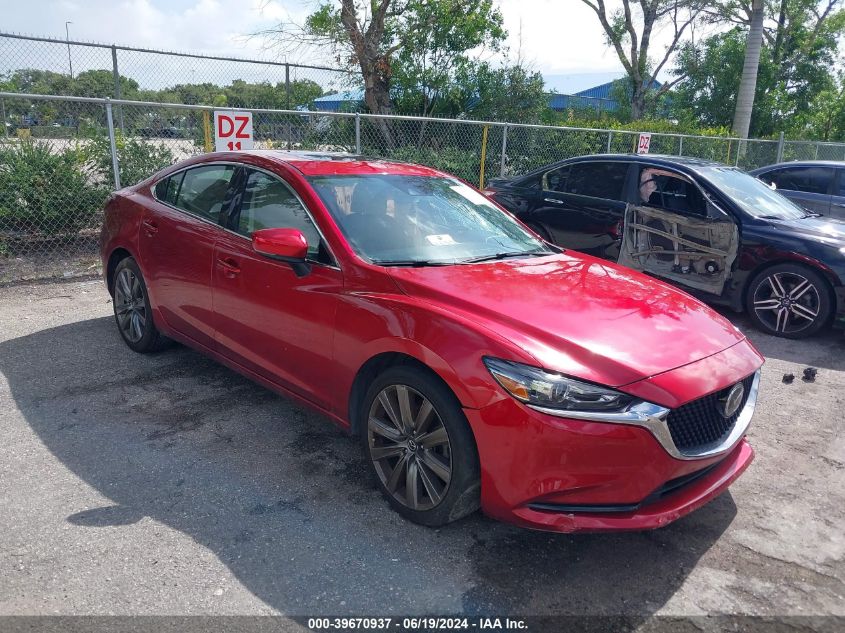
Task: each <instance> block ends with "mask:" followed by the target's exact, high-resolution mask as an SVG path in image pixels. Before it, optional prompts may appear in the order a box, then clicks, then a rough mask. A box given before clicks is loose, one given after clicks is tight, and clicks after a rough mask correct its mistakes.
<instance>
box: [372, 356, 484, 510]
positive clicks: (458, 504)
mask: <svg viewBox="0 0 845 633" xmlns="http://www.w3.org/2000/svg"><path fill="white" fill-rule="evenodd" d="M361 414H362V416H363V417H362V419H363V420H365V421H366V427H365V428H364V432H363V433H362V435H363V439H364V450H365V453H366V457H367V460H368V461H369V463H370V465H371V467H372V470H373V473H374V474H375V478H376V480H377V482H378V486H379V488H380V489H381V491H382V493H383V494H384V496H385V497H386V498H387V500H388V502H389V503H390V505H391V506H392V507H393V508H394V509H395V510H396V511H397V512H399V514H401V515H402V516H404V517H405V518H407V519H410V520H411V521H414V522H415V523H421V524H423V525H428V526H439V525H445V524H446V523H450V522H452V521H455V520H457V519H460V518H461V517H464V516H466V515H468V514H470V513H472V512H474V511H475V510H477V509H478V507H479V495H480V483H479V481H480V475H479V466H478V454H477V451H476V447H475V439H474V437H473V435H472V431H471V430H470V428H469V423H468V422H467V420H466V417H465V416H464V414H463V411H462V410H461V407H460V405H459V403H458V401H457V399H456V398H455V396H454V395H453V394H452V393H451V391H449V389H448V388H446V387H445V386H444V385H443V384H442V383H441V382H440V381H438V380H437V379H436V378H434V377H433V376H431V375H429V374H428V373H427V372H425V371H423V370H421V369H418V368H416V367H411V366H405V365H402V366H396V367H391V368H389V369H387V370H386V371H385V372H383V373H382V374H381V375H379V376H378V377H377V378H376V379H375V380H374V381H373V383H372V384H371V385H370V388H369V389H368V391H367V395H366V396H365V398H364V402H363V404H362V409H361Z"/></svg>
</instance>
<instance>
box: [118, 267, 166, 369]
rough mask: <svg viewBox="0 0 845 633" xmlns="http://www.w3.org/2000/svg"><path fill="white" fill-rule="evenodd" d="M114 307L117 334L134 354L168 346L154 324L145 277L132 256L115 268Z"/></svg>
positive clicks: (155, 350)
mask: <svg viewBox="0 0 845 633" xmlns="http://www.w3.org/2000/svg"><path fill="white" fill-rule="evenodd" d="M136 280H137V284H136V283H135V281H136ZM124 282H126V283H125V284H124ZM127 291H128V292H127ZM112 306H113V307H114V320H115V323H116V324H117V331H118V332H120V336H121V338H122V339H123V342H124V343H126V345H127V346H128V347H129V349H131V350H132V351H133V352H138V353H139V354H147V353H150V352H157V351H159V350H161V349H163V348H165V347H167V346H168V344H169V343H170V341H169V339H167V338H165V337H164V336H163V335H162V334H161V332H159V331H158V328H157V327H156V325H155V322H154V321H153V313H152V310H151V309H150V296H149V294H148V293H147V284H146V283H145V282H144V276H143V275H142V274H141V269H140V268H139V267H138V263H137V262H136V261H135V260H134V259H133V258H131V257H126V258H124V259H122V260H121V261H120V262H119V263H118V265H117V266H116V267H115V269H114V279H113V280H112ZM127 323H128V326H127ZM138 334H140V336H139V335H138Z"/></svg>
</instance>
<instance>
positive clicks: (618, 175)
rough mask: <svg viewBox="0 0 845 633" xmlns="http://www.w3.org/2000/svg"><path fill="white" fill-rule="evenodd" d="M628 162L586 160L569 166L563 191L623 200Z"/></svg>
mask: <svg viewBox="0 0 845 633" xmlns="http://www.w3.org/2000/svg"><path fill="white" fill-rule="evenodd" d="M627 176H628V164H627V163H623V162H593V161H591V162H588V163H575V164H574V165H571V166H570V170H569V175H568V176H567V178H566V183H565V185H564V188H563V191H565V192H566V193H573V194H577V195H579V196H590V197H592V198H604V199H605V200H619V201H621V200H623V198H624V193H623V192H624V188H625V179H626V178H627Z"/></svg>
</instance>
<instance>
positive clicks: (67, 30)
mask: <svg viewBox="0 0 845 633" xmlns="http://www.w3.org/2000/svg"><path fill="white" fill-rule="evenodd" d="M68 24H73V22H65V41H66V42H67V65H68V67H69V68H70V78H71V79H73V62H72V61H71V60H70V30H69V29H68V27H67V25H68Z"/></svg>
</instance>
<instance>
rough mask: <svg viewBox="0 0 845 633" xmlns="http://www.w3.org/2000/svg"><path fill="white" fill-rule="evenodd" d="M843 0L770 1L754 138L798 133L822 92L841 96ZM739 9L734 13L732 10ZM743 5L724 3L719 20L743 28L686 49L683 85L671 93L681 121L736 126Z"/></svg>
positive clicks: (681, 62)
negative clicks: (837, 68)
mask: <svg viewBox="0 0 845 633" xmlns="http://www.w3.org/2000/svg"><path fill="white" fill-rule="evenodd" d="M841 3H842V2H841V0H835V1H828V2H825V3H824V4H823V8H820V6H822V5H818V3H817V2H816V0H776V1H775V0H772V1H770V2H769V3H768V4H767V8H766V10H767V11H768V12H769V13H768V15H769V18H770V19H769V20H768V21H767V22H766V23H764V31H763V38H764V39H763V47H762V50H761V53H760V62H759V66H758V77H757V87H756V90H755V97H754V104H755V108H754V110H753V112H752V115H751V126H750V133H751V135H752V136H769V135H772V134H775V133H777V132H778V131H781V130H784V131H798V130H800V129H801V126H802V125H803V124H804V122H806V121H807V117H808V115H809V113H810V111H811V108H812V107H813V104H814V103H816V102H817V101H818V95H819V94H821V93H822V92H824V91H830V90H835V87H836V86H835V80H834V77H833V76H832V74H831V69H832V68H833V67H834V65H835V61H836V56H837V52H838V50H837V40H838V38H839V37H840V36H841V35H842V34H843V31H845V12H843V11H842V9H841V8H837V7H838V6H840V5H841ZM734 5H735V11H734V12H730V11H728V10H727V9H728V8H730V7H731V6H734ZM741 6H742V3H733V2H727V3H724V4H723V5H722V11H723V13H722V14H720V15H721V16H722V18H721V19H727V20H730V21H732V22H735V23H736V24H738V26H736V27H735V28H734V29H732V30H730V31H727V32H723V33H718V34H716V35H713V36H711V37H708V38H706V39H704V40H703V41H701V42H699V43H697V44H695V45H694V44H692V43H687V44H686V45H684V46H683V47H682V48H681V51H680V53H679V55H678V59H677V65H676V68H675V69H674V71H673V72H674V73H675V74H676V76H677V77H679V78H684V81H683V82H682V83H681V84H679V85H678V87H677V89H676V91H675V94H674V95H673V108H674V111H675V113H676V116H677V117H678V118H679V119H687V120H690V119H697V120H700V121H702V122H703V123H705V124H707V125H730V124H731V123H732V121H731V119H730V118H729V117H730V114H731V112H732V110H733V108H734V107H735V104H736V100H737V91H738V89H739V86H740V81H741V77H742V69H743V60H744V55H745V50H746V44H745V42H746V37H745V33H746V29H747V28H748V24H749V22H748V20H750V14H748V15H747V16H746V15H745V14H744V13H743V9H742V8H741Z"/></svg>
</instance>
